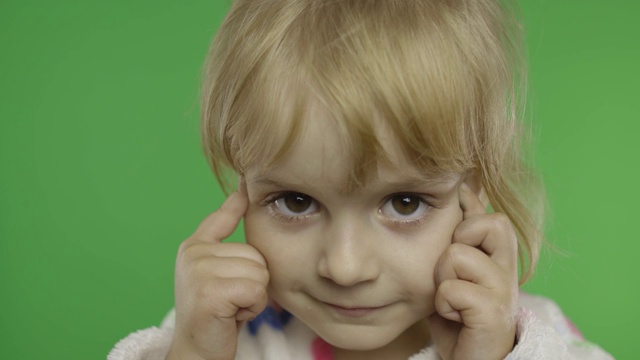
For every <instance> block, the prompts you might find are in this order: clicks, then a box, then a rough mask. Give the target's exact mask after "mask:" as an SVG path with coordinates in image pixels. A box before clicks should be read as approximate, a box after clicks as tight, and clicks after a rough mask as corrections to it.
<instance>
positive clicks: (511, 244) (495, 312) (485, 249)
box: [429, 183, 518, 360]
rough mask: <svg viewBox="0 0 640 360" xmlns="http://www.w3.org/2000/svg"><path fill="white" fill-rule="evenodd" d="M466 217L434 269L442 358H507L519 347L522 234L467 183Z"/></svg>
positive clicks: (435, 326)
mask: <svg viewBox="0 0 640 360" xmlns="http://www.w3.org/2000/svg"><path fill="white" fill-rule="evenodd" d="M460 207H461V208H462V211H463V221H462V222H461V223H460V224H459V225H458V227H457V228H456V230H455V231H454V234H453V241H452V244H451V245H449V247H448V248H447V249H446V250H445V252H444V253H443V254H442V256H441V257H440V259H439V260H438V264H436V270H435V282H436V286H437V291H436V296H435V308H436V313H434V314H433V315H432V316H431V317H430V319H429V320H430V324H431V335H432V338H433V340H434V342H435V344H436V346H437V348H438V352H439V353H440V356H441V357H442V358H443V359H446V360H449V359H504V358H505V356H506V355H507V354H508V353H509V352H511V350H512V349H513V346H514V341H515V333H516V312H517V302H518V269H517V251H518V247H517V238H516V234H515V232H514V230H513V228H512V225H511V222H510V221H509V218H508V217H507V216H506V215H504V214H500V213H493V214H487V212H486V210H485V207H484V206H483V204H482V202H481V201H480V199H479V198H478V196H477V195H476V194H475V193H474V192H473V191H472V190H471V189H470V188H469V187H468V185H466V184H464V183H463V184H462V186H461V187H460Z"/></svg>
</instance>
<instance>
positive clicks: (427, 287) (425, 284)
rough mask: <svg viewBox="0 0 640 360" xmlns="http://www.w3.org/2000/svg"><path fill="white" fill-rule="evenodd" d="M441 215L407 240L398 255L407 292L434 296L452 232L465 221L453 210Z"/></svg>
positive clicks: (398, 266) (398, 270) (397, 263)
mask: <svg viewBox="0 0 640 360" xmlns="http://www.w3.org/2000/svg"><path fill="white" fill-rule="evenodd" d="M441 215H442V216H439V217H438V218H437V219H433V220H434V221H432V222H430V223H429V224H426V225H425V226H424V227H423V228H421V229H420V231H417V232H416V233H414V234H412V236H411V237H410V238H408V239H407V240H408V241H407V243H406V244H405V245H406V246H403V247H402V253H401V254H399V255H400V256H399V258H400V259H401V260H400V261H396V262H395V268H396V272H397V273H398V274H399V276H400V277H403V278H404V279H405V280H404V281H405V283H407V285H406V288H408V289H415V291H416V292H418V291H419V292H420V293H421V294H420V295H432V294H434V293H435V280H434V272H435V268H436V265H437V263H438V260H439V259H440V257H441V256H442V254H443V253H444V251H445V250H446V249H447V247H449V245H451V241H452V238H453V232H454V231H455V229H456V227H457V225H458V224H459V222H460V221H461V220H462V216H461V215H459V214H458V212H456V211H454V210H452V211H449V212H448V213H443V214H441ZM425 293H427V294H425Z"/></svg>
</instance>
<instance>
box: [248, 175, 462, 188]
mask: <svg viewBox="0 0 640 360" xmlns="http://www.w3.org/2000/svg"><path fill="white" fill-rule="evenodd" d="M249 180H250V181H251V182H255V183H256V184H258V185H263V186H274V187H280V188H285V189H287V188H292V189H295V188H300V187H305V186H306V187H310V188H313V187H315V186H314V185H313V184H309V183H307V182H302V183H292V182H288V181H285V180H281V179H273V178H269V177H265V176H255V177H252V178H250V179H249ZM460 180H461V179H460V178H457V177H455V176H426V175H425V176H424V177H419V176H409V177H407V178H403V179H402V180H400V181H389V182H384V183H380V182H378V181H372V182H371V183H370V184H368V185H372V186H374V187H376V188H379V189H383V190H384V189H402V188H405V189H413V188H418V187H424V186H432V187H435V186H447V187H452V186H454V185H456V184H457V183H459V181H460Z"/></svg>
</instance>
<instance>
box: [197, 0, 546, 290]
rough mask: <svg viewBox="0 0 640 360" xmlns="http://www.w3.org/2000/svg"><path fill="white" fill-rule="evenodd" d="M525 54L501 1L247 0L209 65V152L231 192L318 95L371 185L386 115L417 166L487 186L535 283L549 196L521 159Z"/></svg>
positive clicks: (241, 0) (295, 129) (288, 134)
mask: <svg viewBox="0 0 640 360" xmlns="http://www.w3.org/2000/svg"><path fill="white" fill-rule="evenodd" d="M520 46H521V39H520V27H519V25H518V22H517V21H516V18H515V16H514V12H513V11H510V9H509V8H508V7H507V6H506V5H505V4H502V3H500V2H498V1H494V0H378V1H376V0H369V1H365V0H340V1H336V0H236V1H235V2H234V3H233V5H232V7H231V9H230V11H229V13H228V15H227V17H226V18H225V20H224V22H223V24H222V26H221V27H220V29H219V31H218V34H217V37H216V39H215V40H214V42H213V43H212V46H211V49H210V53H209V56H208V59H207V62H206V64H205V70H204V85H203V90H202V140H203V146H204V151H205V155H206V157H207V159H208V161H209V162H210V164H211V166H212V168H213V170H214V172H215V174H216V176H217V178H218V179H219V181H220V182H221V184H222V185H223V187H224V183H225V180H224V179H225V171H226V170H227V169H232V170H233V171H235V172H236V173H238V174H242V173H243V172H244V171H245V169H246V168H247V167H248V166H252V165H256V164H261V165H263V166H270V165H272V164H274V163H276V162H277V161H278V160H279V159H281V158H282V157H283V155H285V154H286V153H287V150H288V149H290V148H291V147H292V145H293V144H294V143H295V141H296V139H297V138H298V134H299V131H300V128H301V119H302V118H303V117H304V115H305V108H306V107H307V106H308V102H309V101H310V100H311V98H313V99H317V100H319V101H320V102H321V103H322V104H323V105H324V107H325V108H326V109H328V111H329V112H330V114H331V116H332V117H333V118H334V119H335V124H336V126H337V127H338V129H339V130H340V134H342V135H343V139H342V140H343V141H344V143H345V144H346V145H348V146H349V149H350V150H351V153H352V155H353V165H354V166H353V169H354V170H353V173H352V174H351V179H352V180H353V181H354V183H355V184H361V183H362V182H363V181H365V177H366V176H367V174H370V173H371V168H372V167H375V166H376V165H375V164H376V163H377V162H376V161H372V159H378V158H380V157H384V156H385V154H384V151H383V149H382V147H381V145H380V141H379V139H378V138H377V135H376V134H377V133H376V131H375V126H376V124H375V122H374V121H373V119H375V118H381V119H382V120H383V121H384V123H385V126H386V127H388V128H389V129H390V131H391V133H392V134H393V135H394V136H395V138H396V139H398V140H399V142H400V145H401V146H402V147H403V149H402V150H403V151H404V153H405V154H406V156H408V158H409V159H410V160H411V161H412V162H413V163H415V164H416V165H417V166H418V167H421V168H424V169H429V170H430V171H438V172H441V173H452V172H455V173H463V172H473V173H474V174H475V175H476V176H478V177H479V178H480V179H481V181H482V185H483V186H484V189H485V191H486V193H487V196H488V198H489V200H490V203H491V205H492V207H493V209H494V210H495V211H497V212H502V213H504V214H506V215H507V216H508V217H509V218H510V219H511V221H512V223H513V225H514V228H515V230H516V232H517V235H518V242H519V258H520V268H521V283H524V282H525V281H526V280H527V279H528V277H529V276H530V275H531V273H532V271H533V268H534V267H535V264H536V261H537V259H538V254H539V248H540V244H541V242H542V237H543V233H542V217H543V215H542V214H543V212H542V209H543V206H542V205H543V202H542V201H541V200H542V199H544V197H543V196H541V193H542V189H541V186H540V185H539V182H538V181H537V179H536V177H535V174H534V173H533V172H532V171H530V170H529V168H528V167H527V165H526V163H527V161H526V160H527V159H526V156H525V155H526V153H524V152H523V151H522V149H523V148H525V147H523V146H522V144H523V143H522V141H523V139H525V135H526V133H525V131H523V130H524V128H523V126H522V122H521V121H519V120H520V119H519V117H521V116H522V114H523V104H524V101H523V99H524V96H525V91H524V90H525V89H526V81H525V79H526V76H525V75H526V72H525V66H524V61H523V49H522V48H521V47H520Z"/></svg>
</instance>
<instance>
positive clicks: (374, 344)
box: [312, 324, 402, 351]
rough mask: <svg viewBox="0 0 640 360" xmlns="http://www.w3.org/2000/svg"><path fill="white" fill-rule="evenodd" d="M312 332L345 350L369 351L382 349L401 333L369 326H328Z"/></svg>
mask: <svg viewBox="0 0 640 360" xmlns="http://www.w3.org/2000/svg"><path fill="white" fill-rule="evenodd" d="M312 330H313V331H314V332H315V333H316V334H317V335H318V336H320V337H321V338H322V339H323V340H324V341H326V342H327V343H329V344H331V345H332V346H334V347H337V348H340V349H344V350H356V351H368V350H375V349H378V348H381V347H383V346H385V345H387V344H389V343H391V342H392V341H393V340H395V339H396V338H397V337H398V336H399V335H400V334H401V333H402V331H401V330H399V329H398V330H397V331H394V329H390V328H388V327H379V326H369V325H346V324H339V325H337V324H327V326H318V327H312Z"/></svg>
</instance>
